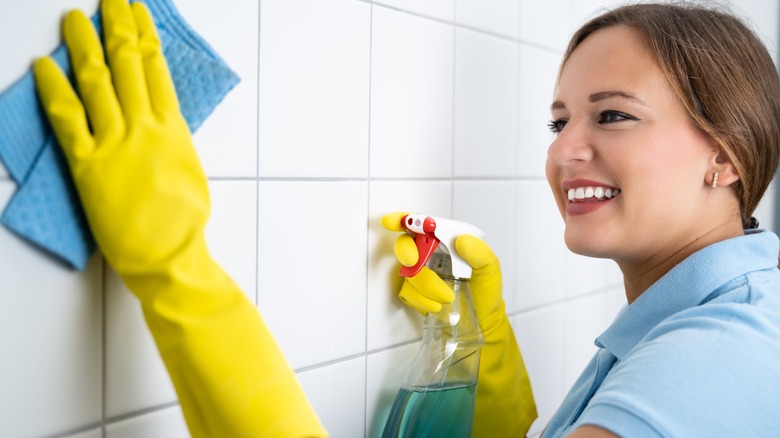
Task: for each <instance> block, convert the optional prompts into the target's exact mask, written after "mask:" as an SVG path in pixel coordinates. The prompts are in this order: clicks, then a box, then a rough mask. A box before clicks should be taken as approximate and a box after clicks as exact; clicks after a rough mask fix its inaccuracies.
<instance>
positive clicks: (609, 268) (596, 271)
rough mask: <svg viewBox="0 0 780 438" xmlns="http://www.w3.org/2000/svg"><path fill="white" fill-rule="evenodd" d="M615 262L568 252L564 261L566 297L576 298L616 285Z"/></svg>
mask: <svg viewBox="0 0 780 438" xmlns="http://www.w3.org/2000/svg"><path fill="white" fill-rule="evenodd" d="M614 265H615V262H613V261H612V260H608V259H597V258H593V257H585V256H582V255H578V254H574V253H573V252H571V251H567V252H566V255H565V256H564V259H563V269H564V271H563V272H565V273H566V276H565V280H564V286H563V288H564V295H565V296H566V297H575V296H578V295H582V294H586V293H589V292H594V291H597V290H601V289H604V288H606V287H608V286H612V285H614V276H615V275H614V270H613V269H614Z"/></svg>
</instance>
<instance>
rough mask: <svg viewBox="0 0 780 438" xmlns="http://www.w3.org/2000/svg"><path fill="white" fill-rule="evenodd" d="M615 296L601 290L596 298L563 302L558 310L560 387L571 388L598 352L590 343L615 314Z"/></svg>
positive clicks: (589, 297) (607, 325) (612, 293)
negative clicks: (561, 355) (561, 334)
mask: <svg viewBox="0 0 780 438" xmlns="http://www.w3.org/2000/svg"><path fill="white" fill-rule="evenodd" d="M614 297H615V294H614V292H613V291H611V290H605V291H604V292H600V293H597V294H592V295H588V296H586V297H582V298H578V299H574V300H570V301H567V302H566V303H565V304H563V305H562V306H561V307H560V311H561V312H562V314H563V318H564V321H566V322H565V329H564V330H565V333H566V336H565V337H564V340H563V344H564V347H563V348H564V351H566V361H565V362H564V364H563V383H564V385H565V387H567V388H568V387H571V385H573V384H574V382H575V381H576V380H577V378H578V377H579V376H580V374H582V370H583V369H585V366H587V364H588V362H589V361H590V359H591V358H592V357H593V355H594V354H595V353H596V351H597V350H598V348H597V347H596V346H595V344H594V341H595V340H596V338H597V337H598V336H599V335H601V334H602V333H603V332H604V330H606V329H607V327H609V325H610V324H611V323H612V321H613V320H614V318H615V315H616V314H617V311H616V310H617V306H616V305H615V303H614V301H615V300H614Z"/></svg>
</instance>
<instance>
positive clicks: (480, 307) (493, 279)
mask: <svg viewBox="0 0 780 438" xmlns="http://www.w3.org/2000/svg"><path fill="white" fill-rule="evenodd" d="M455 249H456V250H457V251H458V254H460V256H461V257H462V258H463V260H465V261H466V262H467V263H468V264H469V265H471V267H472V268H473V272H472V274H471V290H472V291H473V293H474V294H473V299H474V307H475V308H476V310H477V318H480V321H483V319H484V318H485V317H487V316H488V315H491V314H493V313H494V312H495V311H496V310H498V309H501V306H502V303H503V297H502V286H501V265H500V264H499V262H498V257H496V255H495V253H493V251H492V250H491V249H490V246H488V244H487V243H485V241H484V240H482V239H479V238H477V237H474V236H472V235H469V234H463V235H461V236H459V237H458V239H457V240H456V241H455ZM483 322H484V323H486V321H483Z"/></svg>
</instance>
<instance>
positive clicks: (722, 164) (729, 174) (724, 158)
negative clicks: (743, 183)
mask: <svg viewBox="0 0 780 438" xmlns="http://www.w3.org/2000/svg"><path fill="white" fill-rule="evenodd" d="M708 167H709V172H708V174H707V175H705V176H704V183H705V184H707V185H710V186H711V185H712V183H713V181H714V178H715V173H716V172H717V173H718V181H717V187H726V186H729V185H731V184H733V183H735V182H736V181H738V180H739V174H738V173H737V168H736V167H734V163H732V162H731V159H729V157H728V155H726V153H725V152H723V151H722V150H720V149H718V150H715V151H713V153H712V155H711V159H710V163H709V166H708Z"/></svg>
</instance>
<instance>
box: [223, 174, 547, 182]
mask: <svg viewBox="0 0 780 438" xmlns="http://www.w3.org/2000/svg"><path fill="white" fill-rule="evenodd" d="M208 180H209V181H257V182H366V181H452V180H456V181H547V179H546V178H545V177H544V176H541V175H540V176H503V175H495V176H490V175H488V176H458V177H436V176H432V177H370V176H369V177H320V176H312V177H306V176H300V177H290V176H269V177H251V176H212V177H209V178H208Z"/></svg>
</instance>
